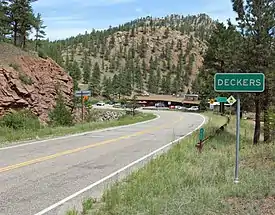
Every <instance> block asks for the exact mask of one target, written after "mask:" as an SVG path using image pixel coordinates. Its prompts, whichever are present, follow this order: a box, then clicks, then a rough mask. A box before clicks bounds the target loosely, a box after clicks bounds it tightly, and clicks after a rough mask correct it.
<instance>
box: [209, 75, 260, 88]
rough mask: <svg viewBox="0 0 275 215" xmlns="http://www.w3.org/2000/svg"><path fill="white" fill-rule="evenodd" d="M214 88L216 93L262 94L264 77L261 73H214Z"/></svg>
mask: <svg viewBox="0 0 275 215" xmlns="http://www.w3.org/2000/svg"><path fill="white" fill-rule="evenodd" d="M214 88H215V91H216V92H263V91H264V89H265V76H264V74H263V73H216V74H215V77H214Z"/></svg>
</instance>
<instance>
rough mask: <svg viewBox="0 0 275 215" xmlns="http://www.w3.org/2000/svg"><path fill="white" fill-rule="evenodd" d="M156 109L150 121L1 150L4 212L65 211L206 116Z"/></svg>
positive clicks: (37, 213)
mask: <svg viewBox="0 0 275 215" xmlns="http://www.w3.org/2000/svg"><path fill="white" fill-rule="evenodd" d="M157 114H158V115H159V116H160V117H159V118H158V119H157V120H153V121H150V122H147V123H140V124H135V125H130V126H123V127H120V128H117V129H109V130H108V129H106V130H102V131H99V132H98V131H96V132H90V133H85V134H83V135H77V136H71V137H70V138H59V139H58V138H56V139H53V140H48V141H45V142H43V141H42V142H40V143H37V144H24V145H21V146H20V147H19V146H17V147H12V148H6V149H4V150H0V157H1V160H0V194H1V196H0V214H2V213H3V214H5V215H17V214H20V215H29V214H35V215H43V214H64V212H65V210H66V209H68V208H69V207H71V204H78V202H80V200H81V199H82V198H83V197H87V196H95V195H96V196H97V195H98V196H100V195H101V193H102V191H103V189H104V187H103V185H104V183H105V181H106V184H107V183H108V182H107V181H108V180H109V179H110V180H113V178H115V177H114V176H119V175H123V174H125V175H126V174H127V173H125V170H127V169H132V168H134V167H136V166H137V165H138V164H139V163H142V162H143V161H144V162H145V161H146V160H149V159H150V158H151V157H152V156H153V155H155V154H157V153H158V152H160V151H163V150H164V149H166V148H169V146H170V145H172V144H173V143H174V142H176V141H178V140H179V139H182V138H184V137H185V136H186V135H188V134H190V133H192V132H193V131H194V130H196V129H198V128H199V127H200V126H202V125H203V123H204V122H205V118H204V117H203V116H201V115H199V114H190V113H180V112H170V111H158V112H157ZM167 143H168V144H167ZM103 182H104V183H103ZM101 184H102V186H100V185H101ZM83 187H84V188H83ZM92 188H93V189H92ZM65 203H66V204H65Z"/></svg>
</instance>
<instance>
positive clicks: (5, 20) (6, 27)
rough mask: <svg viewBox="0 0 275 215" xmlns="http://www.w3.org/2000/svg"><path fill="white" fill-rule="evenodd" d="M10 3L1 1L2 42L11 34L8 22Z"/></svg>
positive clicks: (0, 27)
mask: <svg viewBox="0 0 275 215" xmlns="http://www.w3.org/2000/svg"><path fill="white" fill-rule="evenodd" d="M7 15H8V2H7V1H3V0H1V1H0V41H4V40H5V36H6V35H7V34H8V33H9V30H10V29H9V22H8V21H9V20H8V16H7Z"/></svg>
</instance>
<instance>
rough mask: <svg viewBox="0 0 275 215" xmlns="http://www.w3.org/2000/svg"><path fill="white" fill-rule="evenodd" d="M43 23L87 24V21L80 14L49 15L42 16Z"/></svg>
mask: <svg viewBox="0 0 275 215" xmlns="http://www.w3.org/2000/svg"><path fill="white" fill-rule="evenodd" d="M44 23H45V24H46V25H48V26H57V25H67V24H69V25H87V24H88V23H89V21H88V20H87V19H84V18H83V17H81V16H51V17H44Z"/></svg>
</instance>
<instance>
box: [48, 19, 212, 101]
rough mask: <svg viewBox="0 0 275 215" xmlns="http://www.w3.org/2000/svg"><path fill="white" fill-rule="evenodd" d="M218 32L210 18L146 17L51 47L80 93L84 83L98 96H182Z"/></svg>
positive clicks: (61, 41)
mask: <svg viewBox="0 0 275 215" xmlns="http://www.w3.org/2000/svg"><path fill="white" fill-rule="evenodd" d="M213 27H214V22H213V20H211V19H210V17H208V16H207V15H205V14H199V15H197V16H186V17H184V16H180V15H170V16H166V17H164V18H153V17H146V18H141V19H137V20H134V21H132V22H129V23H126V24H123V25H120V26H118V27H111V26H110V27H109V29H108V30H105V31H95V30H94V31H92V32H91V33H88V32H86V33H85V34H83V35H78V36H76V37H71V38H68V39H65V40H59V41H54V42H53V43H51V44H52V45H53V44H54V45H55V46H56V47H58V48H59V50H61V53H60V54H61V55H62V58H60V57H58V59H55V60H57V61H58V62H64V63H63V65H64V67H65V68H66V70H67V71H69V72H70V74H71V76H72V77H73V78H74V80H75V82H76V87H77V85H78V83H83V84H84V86H88V87H89V89H90V90H91V91H92V93H93V96H98V95H103V96H106V97H113V96H115V95H117V94H119V95H131V93H132V92H133V91H136V92H139V93H140V92H143V91H144V90H146V91H148V92H150V93H155V94H160V93H161V94H178V93H181V92H187V91H188V89H189V88H191V84H192V81H194V79H195V77H196V75H197V73H198V70H199V68H200V66H201V64H202V54H203V53H204V52H205V49H206V47H207V46H206V41H207V39H209V37H210V33H211V32H212V28H213Z"/></svg>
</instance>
